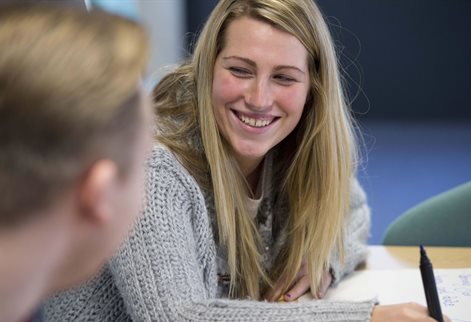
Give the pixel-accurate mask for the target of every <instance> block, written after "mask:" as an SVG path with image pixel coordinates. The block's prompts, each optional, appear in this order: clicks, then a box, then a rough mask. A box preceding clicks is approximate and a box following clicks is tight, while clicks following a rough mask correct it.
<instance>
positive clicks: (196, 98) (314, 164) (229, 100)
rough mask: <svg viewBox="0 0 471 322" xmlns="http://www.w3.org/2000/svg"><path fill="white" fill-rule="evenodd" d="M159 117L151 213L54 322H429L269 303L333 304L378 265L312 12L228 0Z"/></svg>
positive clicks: (163, 87) (164, 98)
mask: <svg viewBox="0 0 471 322" xmlns="http://www.w3.org/2000/svg"><path fill="white" fill-rule="evenodd" d="M154 107H155V112H156V115H157V129H156V138H157V143H156V146H155V148H154V151H153V155H152V159H151V161H150V167H149V171H148V186H147V195H148V203H147V206H146V208H145V209H144V214H143V217H141V219H140V220H139V222H138V223H137V225H136V227H135V231H134V233H133V235H132V236H131V238H130V239H129V241H128V242H127V243H126V244H125V245H124V247H123V248H122V250H121V251H120V252H119V254H117V255H116V256H115V258H114V259H113V260H112V261H111V262H110V264H109V267H108V269H107V270H105V271H104V272H103V273H102V275H100V276H99V277H97V278H96V279H95V280H94V281H93V282H92V283H90V285H88V286H87V287H85V288H83V289H81V290H78V291H77V292H76V293H75V294H72V295H70V294H69V295H63V296H62V297H59V298H57V299H56V300H55V301H54V302H53V303H52V304H51V306H50V310H49V313H50V316H51V317H53V319H55V320H60V319H61V318H63V317H65V315H64V309H63V308H64V304H65V303H67V306H68V307H70V308H71V310H73V312H74V314H75V316H78V317H79V318H80V319H83V320H87V319H89V318H90V317H94V318H95V319H97V317H98V319H100V320H112V318H111V317H112V315H111V314H112V313H113V314H114V316H119V317H123V319H124V318H131V319H132V320H134V321H158V320H166V321H168V320H170V321H262V320H263V321H298V320H303V321H306V320H310V321H370V320H371V319H372V312H373V311H375V315H374V316H373V320H374V321H382V320H383V321H401V320H407V318H408V317H409V316H410V315H414V314H415V313H417V312H419V313H418V314H415V315H416V316H418V317H419V318H423V317H425V316H426V311H423V309H424V308H423V307H421V306H411V307H409V306H407V307H402V306H399V307H394V308H392V309H390V308H388V307H381V309H380V310H378V311H376V310H375V309H374V308H375V302H374V300H371V301H366V302H360V303H358V302H357V303H351V302H350V303H349V302H325V301H312V302H310V303H302V304H292V303H289V304H286V303H283V304H281V303H269V302H267V301H260V300H262V299H267V300H277V299H278V298H279V297H280V296H283V295H284V299H285V300H286V301H290V300H294V299H296V298H297V297H299V296H300V295H301V294H303V293H304V292H306V291H308V290H309V289H310V291H311V293H312V294H313V295H314V296H315V297H317V298H319V297H322V295H323V294H325V292H326V290H327V289H328V287H329V286H330V284H331V282H333V283H336V282H337V281H338V280H339V279H341V278H342V276H343V275H344V274H346V273H348V272H350V271H352V270H353V269H354V268H355V266H356V265H357V264H358V263H359V262H361V261H362V260H364V259H365V256H366V240H367V236H368V229H369V220H370V218H369V215H370V213H369V208H368V206H367V203H366V197H365V194H364V192H363V190H362V189H361V187H360V186H359V185H358V182H357V180H356V179H355V165H356V163H357V161H356V143H355V136H354V129H353V125H352V120H351V118H350V115H349V109H348V107H347V105H346V104H345V101H344V97H343V91H342V87H341V84H340V76H339V72H338V67H337V61H336V55H335V51H334V47H333V44H332V40H331V38H330V34H329V31H328V28H327V26H326V24H325V22H324V19H323V17H322V15H321V13H320V11H319V9H318V8H317V6H316V5H315V3H314V2H313V1H312V0H221V1H220V2H219V3H218V5H217V6H216V8H215V9H214V11H213V12H212V14H211V16H210V17H209V19H208V21H207V23H206V25H205V27H204V29H203V31H202V33H201V35H200V37H199V39H198V42H197V46H196V48H195V52H194V55H193V56H192V57H191V58H190V60H189V61H188V62H187V63H184V64H182V65H181V66H179V67H178V68H177V69H176V70H175V71H173V72H171V73H170V74H169V75H167V76H166V77H165V78H164V79H163V80H162V81H161V82H160V83H159V84H158V85H157V87H156V88H155V89H154ZM404 308H405V309H404ZM410 308H411V309H410ZM406 309H410V310H406ZM391 312H393V314H391ZM397 312H399V313H397ZM404 312H412V313H413V314H408V313H404ZM424 312H425V313H424ZM396 313H397V314H396ZM388 314H389V315H388ZM385 317H386V318H385Z"/></svg>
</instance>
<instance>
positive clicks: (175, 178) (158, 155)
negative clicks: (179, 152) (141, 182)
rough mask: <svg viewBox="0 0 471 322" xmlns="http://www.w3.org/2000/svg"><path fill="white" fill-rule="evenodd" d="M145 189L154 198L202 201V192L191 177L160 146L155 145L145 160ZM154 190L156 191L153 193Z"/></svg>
mask: <svg viewBox="0 0 471 322" xmlns="http://www.w3.org/2000/svg"><path fill="white" fill-rule="evenodd" d="M147 189H150V190H152V191H153V192H157V194H156V193H152V195H153V196H154V197H156V196H157V195H158V196H161V197H164V198H170V197H171V196H170V195H169V194H172V195H173V196H174V197H178V196H180V197H182V196H184V195H187V196H188V195H190V196H191V198H192V199H198V200H199V202H201V201H202V200H204V196H203V192H202V189H201V188H200V186H199V185H198V183H197V182H196V180H195V179H194V178H193V176H192V175H191V174H190V173H189V172H188V170H187V169H186V168H185V167H184V166H183V165H182V164H181V162H180V161H179V159H178V157H177V156H176V155H175V154H174V153H173V152H172V151H170V149H168V148H167V147H166V146H164V145H162V144H158V143H157V144H155V145H154V147H153V149H152V151H151V153H150V156H149V158H148V160H147ZM154 190H156V191H154Z"/></svg>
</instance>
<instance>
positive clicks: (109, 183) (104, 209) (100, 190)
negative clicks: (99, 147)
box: [78, 159, 118, 225]
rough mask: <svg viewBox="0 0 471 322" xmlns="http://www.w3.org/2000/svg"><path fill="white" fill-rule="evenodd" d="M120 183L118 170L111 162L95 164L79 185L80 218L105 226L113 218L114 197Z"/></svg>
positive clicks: (103, 161) (100, 161) (101, 161)
mask: <svg viewBox="0 0 471 322" xmlns="http://www.w3.org/2000/svg"><path fill="white" fill-rule="evenodd" d="M117 182H118V169H117V166H116V164H115V163H114V162H112V161H111V160H107V159H103V160H98V161H97V162H95V163H94V164H93V165H92V166H91V167H90V168H89V169H88V171H86V172H85V174H84V176H83V177H82V180H81V183H80V184H79V187H78V189H79V191H78V207H79V213H80V216H84V217H83V218H84V219H87V220H91V221H92V222H93V223H95V224H99V225H103V224H106V223H107V222H109V221H110V220H111V218H112V217H113V212H114V211H113V203H114V199H113V195H114V190H115V185H116V184H117Z"/></svg>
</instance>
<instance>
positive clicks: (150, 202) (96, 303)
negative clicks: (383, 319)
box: [45, 147, 374, 322]
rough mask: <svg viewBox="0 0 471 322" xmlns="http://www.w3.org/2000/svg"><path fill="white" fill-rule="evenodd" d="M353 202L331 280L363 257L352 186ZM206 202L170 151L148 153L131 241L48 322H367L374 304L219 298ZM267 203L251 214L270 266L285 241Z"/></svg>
mask: <svg viewBox="0 0 471 322" xmlns="http://www.w3.org/2000/svg"><path fill="white" fill-rule="evenodd" d="M351 199H352V213H351V215H350V216H349V223H348V227H347V229H346V236H345V238H346V252H347V254H346V261H345V263H344V265H343V266H341V265H340V264H339V261H338V260H337V258H336V256H335V255H333V259H332V263H331V265H332V270H333V273H334V276H335V279H336V280H338V279H340V278H341V277H342V276H343V275H344V274H345V273H347V272H350V271H351V270H353V269H354V267H355V266H356V265H357V264H358V263H359V262H360V261H362V260H363V259H364V258H365V256H366V245H365V242H366V239H367V234H368V229H369V209H368V207H367V205H366V199H365V195H364V193H363V191H362V190H361V188H360V186H359V185H358V183H356V182H354V183H353V185H352V197H351ZM210 203H211V200H210V198H209V197H208V196H205V194H204V193H203V192H202V190H201V189H200V188H199V186H198V185H197V183H196V182H195V180H194V179H193V178H192V177H191V176H190V175H189V174H188V172H187V171H186V170H185V169H184V168H183V167H182V166H181V165H180V163H179V162H178V161H177V159H176V158H175V157H174V156H173V155H172V154H171V153H170V152H168V151H167V150H165V149H162V148H159V147H156V148H154V150H153V152H152V156H151V158H150V161H149V167H148V184H147V204H146V207H145V209H144V211H143V214H142V215H141V216H140V218H139V220H138V222H137V223H136V226H135V228H134V231H133V233H132V235H131V236H130V237H129V239H128V240H127V241H126V243H125V244H124V245H123V246H122V247H121V249H120V250H119V252H118V253H117V254H116V255H115V256H114V258H113V259H112V260H111V261H110V262H109V263H108V264H107V265H106V266H105V267H104V269H103V270H102V271H101V272H100V273H99V274H98V275H97V276H96V277H95V278H94V279H93V280H92V281H90V282H89V283H87V284H86V285H84V286H82V287H80V288H77V289H74V290H71V291H68V292H66V293H62V294H59V295H57V296H55V297H54V298H52V299H51V300H50V301H49V302H48V303H46V306H45V319H46V321H61V322H62V321H369V320H370V318H371V311H372V309H373V306H374V302H373V301H369V302H356V303H352V302H327V301H323V300H319V301H312V302H308V303H299V304H298V303H290V304H287V303H268V302H260V301H251V300H231V299H227V298H221V296H223V294H220V292H218V278H217V273H218V264H217V262H218V261H217V260H216V259H217V257H221V256H222V257H223V256H224V251H223V250H221V249H220V247H218V246H217V245H216V242H215V239H214V233H213V224H212V223H213V222H214V206H213V205H211V204H210ZM269 203H270V202H262V205H261V207H260V209H259V214H258V215H257V218H258V217H260V218H259V219H258V220H259V221H260V227H261V228H260V229H262V230H263V229H264V231H261V234H262V237H263V236H265V237H263V239H264V242H265V243H267V245H268V246H267V247H266V250H267V253H266V254H264V256H263V258H264V260H266V261H270V260H271V259H270V249H276V247H275V245H276V244H277V243H278V242H279V240H282V239H283V238H282V235H283V234H282V233H279V232H277V230H276V229H273V231H272V230H271V229H269V228H267V227H268V226H269V224H271V223H273V222H274V220H273V218H275V217H276V216H277V211H275V208H276V209H277V210H279V211H278V212H281V210H282V209H283V208H282V207H275V206H271V207H270V205H269ZM264 204H265V205H264ZM280 209H281V210H280ZM275 221H276V220H275ZM273 225H274V224H273ZM267 236H268V237H267ZM270 246H273V247H270ZM273 256H275V255H274V254H273ZM273 256H271V257H273ZM219 260H220V258H219ZM218 297H220V298H218Z"/></svg>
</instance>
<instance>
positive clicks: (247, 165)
mask: <svg viewBox="0 0 471 322" xmlns="http://www.w3.org/2000/svg"><path fill="white" fill-rule="evenodd" d="M236 160H237V163H238V164H239V167H240V169H241V171H242V175H243V176H244V178H245V180H246V181H247V184H248V186H249V188H250V192H251V195H255V193H256V190H257V186H258V182H259V180H260V177H261V174H262V169H263V160H264V157H262V158H257V159H241V158H236Z"/></svg>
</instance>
